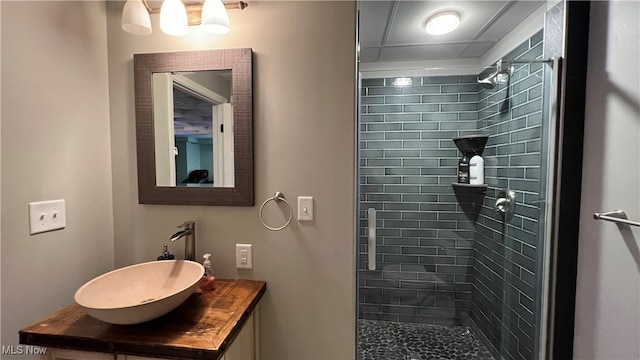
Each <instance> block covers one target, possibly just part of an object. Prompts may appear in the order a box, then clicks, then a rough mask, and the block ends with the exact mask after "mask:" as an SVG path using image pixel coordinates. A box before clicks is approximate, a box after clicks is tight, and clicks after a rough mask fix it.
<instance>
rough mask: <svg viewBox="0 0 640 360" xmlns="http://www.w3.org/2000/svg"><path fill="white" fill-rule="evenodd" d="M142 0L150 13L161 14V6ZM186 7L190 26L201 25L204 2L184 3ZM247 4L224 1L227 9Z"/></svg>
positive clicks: (242, 6) (244, 6)
mask: <svg viewBox="0 0 640 360" xmlns="http://www.w3.org/2000/svg"><path fill="white" fill-rule="evenodd" d="M142 2H143V3H144V6H145V7H146V8H147V10H149V14H160V8H157V9H154V8H152V7H151V6H149V3H148V2H147V0H142ZM184 6H185V8H186V9H187V18H188V19H189V26H193V25H200V22H201V20H202V18H201V14H202V4H201V3H198V4H187V3H185V4H184ZM247 6H249V4H247V3H246V2H244V1H234V2H228V3H224V7H225V9H227V10H236V9H237V10H244V9H245V8H246V7H247Z"/></svg>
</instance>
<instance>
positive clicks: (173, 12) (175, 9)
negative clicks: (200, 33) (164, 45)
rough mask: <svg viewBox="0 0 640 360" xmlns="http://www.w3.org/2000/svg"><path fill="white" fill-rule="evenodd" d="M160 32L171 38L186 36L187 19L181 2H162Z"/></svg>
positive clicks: (169, 0) (180, 0)
mask: <svg viewBox="0 0 640 360" xmlns="http://www.w3.org/2000/svg"><path fill="white" fill-rule="evenodd" d="M160 30H162V32H163V33H165V34H167V35H172V36H183V35H187V32H189V19H188V18H187V9H186V8H185V6H184V4H183V3H182V0H164V2H163V3H162V7H161V8H160Z"/></svg>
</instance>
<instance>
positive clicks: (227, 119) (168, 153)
mask: <svg viewBox="0 0 640 360" xmlns="http://www.w3.org/2000/svg"><path fill="white" fill-rule="evenodd" d="M252 55H253V53H252V50H251V49H249V48H244V49H221V50H201V51H183V52H167V53H152V54H135V55H134V56H133V66H134V76H135V100H136V101H135V103H136V149H137V152H138V201H139V202H140V204H165V205H213V206H229V205H232V206H253V205H254V198H253V191H254V189H253V84H252V83H253V80H252V79H253V76H252V70H253V69H252V68H253V65H252V63H253V62H252Z"/></svg>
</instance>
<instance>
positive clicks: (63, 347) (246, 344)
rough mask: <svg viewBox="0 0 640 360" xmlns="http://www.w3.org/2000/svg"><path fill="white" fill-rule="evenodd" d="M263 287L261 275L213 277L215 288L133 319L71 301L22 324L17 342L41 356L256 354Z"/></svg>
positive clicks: (149, 358) (230, 358)
mask: <svg viewBox="0 0 640 360" xmlns="http://www.w3.org/2000/svg"><path fill="white" fill-rule="evenodd" d="M265 291H266V283H265V282H264V281H256V280H242V279H240V280H226V279H217V280H216V289H215V290H213V291H211V292H208V293H205V294H194V295H192V296H191V297H190V298H189V300H187V301H186V302H185V303H183V304H182V305H180V306H179V307H178V308H177V309H175V310H174V311H172V312H171V313H169V314H167V315H165V316H163V317H161V318H159V319H156V320H152V321H150V322H147V323H143V324H136V325H111V324H107V323H105V322H102V321H99V320H96V319H94V318H92V317H90V316H89V315H87V314H86V313H84V312H83V311H82V310H81V309H80V308H79V307H78V306H77V305H70V306H68V307H66V308H64V309H62V310H60V311H58V312H56V313H54V314H52V315H50V316H48V317H47V318H45V319H44V320H42V321H40V322H38V323H36V324H34V325H32V326H30V327H27V328H25V329H23V330H21V331H20V343H21V344H25V345H32V346H40V347H45V348H47V349H46V353H45V354H44V355H42V357H41V358H42V359H43V360H160V359H215V360H218V359H222V360H259V359H260V323H259V319H260V307H259V301H260V299H261V297H262V295H263V294H264V292H265ZM133 354H135V355H133Z"/></svg>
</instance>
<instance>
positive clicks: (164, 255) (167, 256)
mask: <svg viewBox="0 0 640 360" xmlns="http://www.w3.org/2000/svg"><path fill="white" fill-rule="evenodd" d="M173 259H175V256H173V254H170V253H169V250H168V249H167V244H164V245H162V255H160V256H158V260H173Z"/></svg>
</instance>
